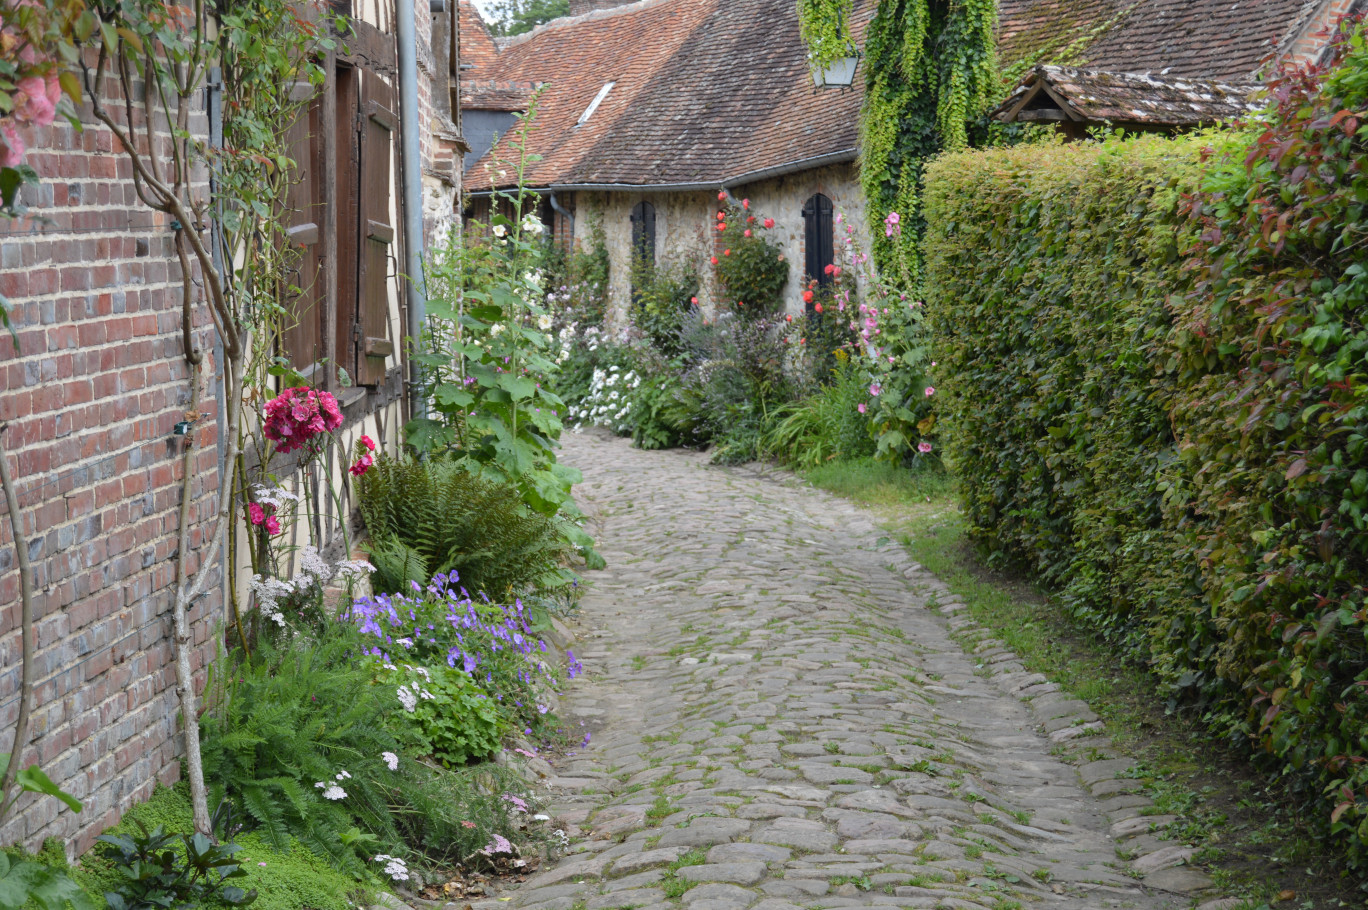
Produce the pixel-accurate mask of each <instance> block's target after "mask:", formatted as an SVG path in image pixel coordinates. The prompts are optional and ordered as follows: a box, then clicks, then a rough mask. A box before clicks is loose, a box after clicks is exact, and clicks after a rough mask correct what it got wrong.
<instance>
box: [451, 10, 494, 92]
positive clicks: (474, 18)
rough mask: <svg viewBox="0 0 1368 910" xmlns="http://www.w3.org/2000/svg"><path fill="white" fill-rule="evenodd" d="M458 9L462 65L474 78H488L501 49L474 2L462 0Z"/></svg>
mask: <svg viewBox="0 0 1368 910" xmlns="http://www.w3.org/2000/svg"><path fill="white" fill-rule="evenodd" d="M457 9H458V15H457V27H458V28H460V30H461V66H462V68H463V70H464V72H465V73H469V74H470V75H471V78H473V79H488V78H490V74H491V73H492V72H493V71H494V67H495V66H496V65H497V64H498V60H499V49H498V47H496V46H495V44H494V39H493V38H492V37H491V36H490V34H489V28H488V27H487V26H486V25H485V21H484V18H483V17H482V16H481V15H480V11H479V10H477V9H476V8H475V4H474V3H471V2H470V0H460V3H459V5H458V7H457ZM463 78H464V75H463Z"/></svg>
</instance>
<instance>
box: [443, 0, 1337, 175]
mask: <svg viewBox="0 0 1368 910" xmlns="http://www.w3.org/2000/svg"><path fill="white" fill-rule="evenodd" d="M1332 2H1335V3H1340V4H1343V3H1344V2H1345V0H1000V12H999V18H1000V22H999V55H1000V57H1001V59H1002V60H1003V62H1004V63H1005V64H1009V65H1010V64H1012V63H1018V64H1021V63H1038V62H1041V61H1042V60H1049V59H1059V58H1060V57H1061V56H1062V57H1064V58H1066V59H1068V60H1070V61H1079V62H1081V63H1082V64H1083V65H1085V66H1086V67H1087V68H1088V70H1093V71H1103V72H1107V73H1113V74H1116V73H1127V74H1149V75H1151V76H1155V77H1157V78H1158V80H1159V81H1156V82H1154V83H1149V84H1146V83H1142V82H1138V81H1136V80H1135V79H1134V78H1133V77H1129V76H1123V77H1116V76H1112V77H1108V78H1109V79H1112V80H1113V82H1112V83H1109V84H1103V83H1101V82H1099V81H1098V78H1100V77H1095V78H1093V79H1092V81H1091V82H1089V83H1088V85H1086V86H1082V85H1078V86H1074V88H1075V89H1076V90H1077V91H1076V92H1075V93H1076V94H1078V93H1082V94H1079V103H1080V104H1085V105H1086V104H1091V105H1093V106H1094V108H1095V109H1096V110H1099V111H1100V110H1103V109H1104V108H1106V106H1107V105H1112V107H1113V108H1115V109H1117V110H1122V109H1125V110H1128V111H1131V112H1134V111H1137V110H1145V109H1148V110H1149V111H1150V113H1151V116H1152V117H1160V116H1177V114H1178V110H1177V107H1181V105H1183V104H1184V103H1187V104H1189V105H1192V104H1194V103H1198V102H1200V103H1206V102H1205V101H1202V100H1201V99H1197V100H1194V99H1193V98H1186V99H1184V98H1183V97H1182V93H1183V92H1184V91H1185V90H1184V89H1180V88H1174V86H1175V85H1179V84H1183V80H1206V81H1225V82H1231V83H1235V84H1237V85H1238V84H1241V83H1245V82H1248V81H1250V80H1251V78H1252V76H1253V74H1254V73H1255V71H1256V70H1257V69H1258V68H1259V67H1260V65H1261V63H1262V61H1263V60H1264V59H1265V58H1266V57H1268V56H1269V55H1270V54H1272V53H1273V52H1275V51H1277V50H1279V49H1281V48H1284V47H1285V46H1286V45H1287V44H1288V43H1289V42H1291V41H1292V39H1293V38H1294V37H1295V36H1296V35H1297V34H1299V33H1300V32H1301V31H1302V30H1303V26H1305V25H1306V24H1307V23H1308V22H1311V21H1313V19H1314V18H1315V16H1317V15H1320V14H1322V13H1323V12H1324V11H1325V10H1326V9H1328V8H1329V7H1328V6H1327V4H1330V3H1332ZM468 5H469V0H464V2H462V4H461V7H462V27H463V33H462V39H463V45H464V43H465V41H466V31H467V30H465V22H466V19H467V14H466V9H467V7H468ZM875 5H876V0H856V4H855V8H856V13H855V16H854V19H855V21H854V22H853V23H852V24H853V30H854V32H855V34H856V39H857V43H860V44H862V43H863V32H864V28H865V26H866V25H867V23H868V20H869V18H870V17H871V16H872V15H873V12H874V8H875ZM795 7H796V3H795V2H794V0H639V2H636V3H632V4H630V5H626V6H621V7H618V8H615V9H609V10H600V11H596V12H591V13H586V14H584V15H581V16H575V17H569V18H563V19H557V20H554V21H552V22H550V23H548V24H546V25H543V26H541V27H540V28H538V29H535V30H534V31H532V32H531V33H529V34H527V35H521V36H519V37H517V38H513V39H501V40H500V41H499V42H498V46H497V47H496V46H495V44H494V42H493V41H490V40H489V37H488V32H487V31H485V30H484V29H483V26H482V25H481V27H480V34H481V35H482V36H483V40H484V42H487V43H480V44H479V45H478V46H477V47H475V48H474V50H473V53H474V55H475V56H474V57H473V58H471V59H472V60H473V62H475V69H474V71H473V72H471V76H472V77H473V78H474V79H475V80H481V79H491V78H492V79H494V80H497V81H498V82H500V83H504V84H520V85H524V86H525V85H530V84H532V83H542V82H545V83H548V85H547V87H546V90H545V91H544V93H543V94H542V96H541V102H540V112H539V114H538V116H537V118H536V122H535V127H534V138H533V140H532V146H533V147H534V151H535V152H536V153H537V154H539V155H541V156H543V157H542V160H541V161H539V162H536V163H534V164H533V165H532V166H531V167H530V168H529V178H530V180H531V185H535V186H546V185H560V186H570V185H575V186H588V185H603V186H610V185H637V186H642V185H651V186H667V185H716V184H719V183H722V182H735V181H736V180H737V179H738V178H739V177H741V176H742V175H745V174H749V173H754V172H764V171H767V170H768V171H774V170H776V169H781V168H784V167H786V166H797V164H798V163H799V162H803V161H809V162H812V163H814V164H815V163H817V162H821V161H831V160H839V159H844V160H849V159H850V158H852V157H853V156H854V149H855V148H856V145H857V135H856V123H857V119H858V112H859V107H860V101H861V95H862V91H861V87H862V83H863V77H864V73H863V64H862V66H861V70H860V71H859V72H858V73H857V75H856V79H855V82H856V85H855V87H854V88H853V89H851V90H832V89H828V90H824V91H821V92H816V91H814V90H813V88H812V81H811V75H810V73H809V71H808V67H807V62H806V55H805V51H804V48H803V45H802V42H801V41H800V40H799V38H798V22H797V14H796V10H795ZM472 13H473V10H472ZM465 54H466V49H465V47H464V46H463V55H465ZM491 57H492V60H491ZM464 62H466V57H465V56H463V63H464ZM609 83H612V87H611V89H608V90H607V92H606V94H604V95H603V97H602V98H601V100H600V102H599V104H598V106H597V107H596V109H595V110H594V112H593V116H591V117H589V118H587V119H585V120H584V122H583V123H580V122H579V121H580V120H581V118H582V115H583V114H584V113H585V111H586V110H587V109H588V107H589V105H590V104H591V102H593V100H594V99H595V98H596V97H598V96H599V95H600V93H601V92H603V91H604V87H605V86H607V85H608V84H609ZM1161 85H1162V86H1163V88H1162V89H1161V88H1160V86H1161ZM1148 89H1153V90H1154V91H1157V92H1159V94H1158V95H1156V96H1154V97H1151V98H1150V99H1149V102H1150V104H1149V107H1148V108H1146V107H1145V105H1144V104H1141V103H1140V102H1141V100H1142V98H1141V95H1142V94H1143V92H1144V91H1145V90H1148ZM1165 92H1167V93H1168V94H1167V95H1165V94H1164V93H1165ZM1088 93H1091V95H1089V97H1093V98H1095V100H1094V101H1087V100H1085V98H1084V95H1087V94H1088ZM1108 93H1110V94H1108ZM472 98H474V95H473V94H472ZM510 100H511V99H510V98H508V97H505V98H502V99H501V103H508V102H509V101H510ZM486 101H487V99H486ZM1199 106H1200V104H1199ZM1128 119H1130V118H1128ZM1155 122H1160V121H1155ZM495 153H496V154H502V155H503V156H505V157H507V155H508V152H507V149H506V147H504V148H502V149H500V148H496V149H495Z"/></svg>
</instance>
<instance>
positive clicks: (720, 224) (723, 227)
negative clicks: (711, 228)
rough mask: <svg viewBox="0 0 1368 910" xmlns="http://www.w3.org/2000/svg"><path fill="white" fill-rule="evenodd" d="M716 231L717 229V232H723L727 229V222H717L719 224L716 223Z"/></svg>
mask: <svg viewBox="0 0 1368 910" xmlns="http://www.w3.org/2000/svg"><path fill="white" fill-rule="evenodd" d="M717 229H718V230H719V231H725V230H726V229H727V222H725V221H719V222H717Z"/></svg>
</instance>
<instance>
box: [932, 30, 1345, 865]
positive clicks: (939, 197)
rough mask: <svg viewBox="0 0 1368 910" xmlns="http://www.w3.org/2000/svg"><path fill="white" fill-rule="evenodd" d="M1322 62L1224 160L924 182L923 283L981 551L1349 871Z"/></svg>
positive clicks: (1103, 160) (1336, 390)
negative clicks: (1113, 644) (1119, 664)
mask: <svg viewBox="0 0 1368 910" xmlns="http://www.w3.org/2000/svg"><path fill="white" fill-rule="evenodd" d="M1340 51H1341V54H1342V57H1343V59H1342V61H1341V62H1340V63H1339V64H1338V65H1337V66H1336V67H1335V68H1334V69H1333V71H1331V72H1329V73H1325V72H1314V71H1313V72H1305V71H1303V72H1298V73H1290V74H1284V75H1282V76H1280V77H1278V78H1276V79H1273V80H1271V81H1270V97H1271V100H1272V107H1271V109H1270V111H1269V113H1268V115H1267V118H1266V119H1265V120H1261V121H1259V122H1258V123H1257V124H1256V125H1253V126H1251V127H1250V128H1249V129H1247V130H1245V131H1244V132H1241V133H1239V134H1237V135H1235V136H1233V137H1230V138H1219V137H1205V138H1202V137H1199V138H1196V139H1187V140H1180V141H1177V142H1167V141H1161V140H1144V139H1136V140H1111V141H1109V142H1106V143H1104V144H1101V145H1091V146H1077V147H1073V148H1068V149H1043V148H1025V149H1017V150H1005V151H998V152H991V153H964V154H960V155H955V156H950V157H948V158H945V159H942V160H941V161H939V162H937V163H936V164H935V165H934V166H933V167H932V168H931V169H930V171H929V172H928V194H927V200H928V216H929V218H930V223H931V232H930V234H929V235H928V242H927V274H928V287H929V288H933V289H934V293H933V295H932V297H931V299H930V300H929V301H928V309H929V311H930V312H931V313H932V319H933V321H934V322H935V328H936V331H937V335H938V336H939V337H940V338H941V339H942V343H941V344H940V346H939V347H938V356H939V357H940V358H941V361H942V366H943V367H944V368H945V376H946V379H945V381H944V383H943V385H944V390H945V391H948V396H947V399H946V401H944V402H943V403H942V414H943V415H944V417H945V419H946V420H947V422H948V424H949V429H948V430H947V432H946V438H947V448H948V453H949V457H950V459H951V460H952V462H953V465H954V467H955V469H956V470H957V471H958V472H959V475H960V483H961V485H962V489H963V491H964V494H965V505H966V514H967V517H968V520H969V522H970V526H971V529H972V533H973V534H974V536H975V537H976V539H977V540H978V541H979V542H980V543H981V544H982V545H983V546H984V547H985V548H986V550H987V551H988V552H990V553H993V554H996V555H997V557H998V558H999V560H1001V561H1007V562H1011V561H1015V562H1018V563H1021V564H1024V565H1027V566H1029V567H1031V568H1033V569H1035V570H1036V571H1038V572H1039V573H1040V574H1041V575H1042V577H1044V578H1045V579H1046V580H1047V581H1049V582H1051V583H1053V584H1056V585H1060V586H1061V587H1062V591H1063V597H1064V601H1065V603H1066V604H1067V605H1068V606H1069V608H1070V609H1072V610H1073V611H1074V612H1075V613H1077V614H1078V615H1080V616H1083V617H1086V618H1089V619H1090V620H1091V621H1092V622H1093V623H1094V624H1095V625H1096V626H1097V627H1098V628H1101V629H1103V630H1104V631H1105V632H1106V633H1107V634H1108V635H1110V636H1111V637H1112V639H1113V640H1116V641H1119V642H1123V643H1125V644H1126V645H1127V646H1128V647H1130V648H1132V649H1134V651H1135V652H1136V653H1138V654H1140V655H1142V656H1143V657H1144V658H1145V659H1147V660H1148V661H1149V663H1150V665H1151V666H1152V667H1153V668H1154V669H1155V671H1156V672H1157V673H1158V674H1159V677H1160V679H1161V680H1162V683H1163V686H1164V691H1165V692H1166V693H1167V694H1168V696H1169V697H1170V698H1171V699H1172V702H1173V704H1174V705H1175V706H1178V705H1196V706H1198V707H1199V709H1200V710H1201V711H1202V714H1203V717H1204V718H1205V719H1206V720H1207V721H1208V722H1209V723H1210V724H1212V725H1213V727H1214V728H1215V729H1216V730H1218V731H1220V732H1221V733H1222V734H1223V735H1226V736H1227V737H1228V738H1229V739H1230V740H1231V741H1232V742H1233V743H1235V744H1237V745H1240V746H1242V747H1245V748H1248V749H1249V750H1250V753H1251V755H1252V756H1253V757H1254V759H1255V761H1256V762H1258V763H1260V764H1261V765H1263V766H1264V767H1266V768H1268V769H1269V770H1271V771H1273V772H1275V773H1277V774H1279V775H1282V776H1285V777H1286V778H1287V779H1288V780H1289V781H1290V782H1291V783H1292V784H1293V785H1295V786H1298V787H1300V788H1301V793H1302V796H1303V798H1304V799H1305V800H1306V804H1307V806H1308V811H1309V813H1310V817H1312V818H1314V819H1315V820H1316V821H1317V823H1318V824H1319V826H1320V827H1321V829H1322V830H1324V831H1327V832H1330V833H1332V834H1333V836H1335V837H1336V838H1337V840H1338V843H1339V844H1340V845H1341V846H1342V847H1343V849H1344V850H1345V851H1346V852H1347V853H1348V854H1349V856H1350V857H1351V858H1352V859H1353V861H1355V862H1357V863H1362V862H1363V861H1364V860H1365V858H1366V857H1368V771H1365V770H1364V768H1365V766H1366V763H1365V758H1368V742H1365V741H1364V740H1363V730H1364V729H1365V720H1366V719H1368V718H1365V712H1368V702H1366V701H1365V697H1366V694H1368V693H1365V688H1368V684H1366V681H1365V676H1368V650H1366V649H1365V646H1364V636H1363V633H1362V627H1363V623H1364V621H1365V620H1364V600H1363V597H1364V588H1363V581H1362V580H1363V577H1364V569H1365V551H1364V549H1363V547H1364V546H1365V544H1364V540H1365V537H1364V535H1363V533H1362V530H1363V527H1362V524H1363V517H1362V516H1363V509H1364V505H1365V503H1364V501H1363V496H1364V491H1365V489H1368V482H1366V481H1365V480H1364V478H1365V477H1368V472H1365V471H1364V470H1363V469H1362V468H1361V467H1360V465H1361V455H1362V451H1361V449H1362V445H1363V443H1362V440H1363V439H1365V438H1368V436H1366V435H1365V430H1368V426H1365V418H1364V413H1365V412H1364V410H1363V407H1362V402H1361V396H1362V380H1361V378H1360V377H1361V370H1360V369H1359V368H1358V366H1356V364H1357V361H1358V360H1359V359H1361V355H1360V353H1359V352H1360V351H1361V350H1362V349H1363V345H1364V341H1363V339H1362V335H1363V330H1362V312H1361V311H1362V306H1363V303H1362V301H1363V291H1362V288H1363V279H1362V266H1361V264H1360V263H1359V262H1358V257H1357V254H1356V252H1355V251H1356V249H1357V241H1356V239H1355V238H1357V237H1358V236H1359V235H1360V234H1361V232H1362V230H1363V227H1362V225H1361V212H1360V207H1359V205H1358V203H1357V202H1356V201H1355V200H1356V199H1357V198H1358V194H1361V193H1362V192H1363V191H1364V190H1363V186H1362V185H1363V182H1364V178H1363V176H1362V173H1361V169H1360V164H1359V163H1360V161H1361V160H1362V155H1363V142H1364V141H1365V137H1364V135H1363V134H1361V132H1360V128H1361V124H1360V123H1359V120H1358V117H1357V115H1356V114H1355V113H1354V112H1355V111H1358V110H1360V109H1361V108H1362V107H1363V104H1364V102H1365V100H1368V98H1366V97H1365V90H1366V89H1368V78H1365V76H1364V75H1363V74H1364V73H1365V72H1368V53H1365V51H1364V47H1363V37H1362V34H1361V32H1360V31H1357V30H1355V31H1353V32H1352V33H1350V34H1348V35H1347V36H1345V38H1344V40H1343V41H1342V42H1341V45H1340ZM971 259H972V260H973V264H972V265H971V263H970V260H971Z"/></svg>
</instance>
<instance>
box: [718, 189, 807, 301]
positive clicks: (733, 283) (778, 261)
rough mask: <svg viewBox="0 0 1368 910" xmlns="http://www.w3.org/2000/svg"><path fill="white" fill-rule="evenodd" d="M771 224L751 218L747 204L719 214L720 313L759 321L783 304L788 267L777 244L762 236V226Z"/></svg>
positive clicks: (763, 233) (763, 227)
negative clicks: (721, 237)
mask: <svg viewBox="0 0 1368 910" xmlns="http://www.w3.org/2000/svg"><path fill="white" fill-rule="evenodd" d="M772 223H773V222H772V221H769V220H768V219H766V220H765V221H760V220H758V219H757V217H756V216H755V215H752V214H751V213H750V205H749V202H748V201H747V202H746V204H745V205H744V207H742V206H736V205H729V206H728V207H727V208H726V209H725V210H722V211H719V212H718V221H717V225H718V227H719V228H720V229H721V230H720V231H719V233H721V234H722V235H723V240H722V243H723V244H724V245H723V248H722V252H721V253H719V254H718V255H716V256H714V257H713V258H714V259H715V260H716V269H717V280H718V282H719V283H720V284H721V285H722V299H721V300H720V301H719V302H718V310H719V312H727V313H733V314H739V315H741V316H744V317H747V318H750V319H761V318H764V317H766V316H770V315H773V313H774V312H775V310H777V309H778V308H779V306H780V304H782V303H783V299H784V287H785V286H786V285H787V284H788V279H789V264H788V261H787V260H786V259H785V258H784V253H783V251H782V250H781V249H780V248H779V245H778V244H775V243H771V242H770V241H769V240H768V239H766V237H765V232H767V231H769V230H770V228H767V227H765V224H772Z"/></svg>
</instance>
